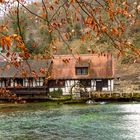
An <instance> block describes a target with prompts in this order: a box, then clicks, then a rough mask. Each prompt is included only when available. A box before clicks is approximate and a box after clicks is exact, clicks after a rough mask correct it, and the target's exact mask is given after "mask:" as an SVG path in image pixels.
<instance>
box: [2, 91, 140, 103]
mask: <svg viewBox="0 0 140 140" xmlns="http://www.w3.org/2000/svg"><path fill="white" fill-rule="evenodd" d="M19 98H20V100H21V102H16V101H10V100H9V99H8V98H2V97H0V105H2V104H3V103H7V104H10V103H15V104H25V103H32V102H38V103H39V102H48V103H50V102H51V103H56V104H81V103H86V102H87V101H89V100H91V101H94V102H97V103H98V102H108V103H113V102H135V101H136V102H140V94H139V93H111V92H94V93H91V94H89V96H87V97H80V98H79V97H78V98H73V97H72V96H71V95H60V96H57V97H51V96H50V97H48V96H43V97H35V96H33V97H30V98H29V97H28V98H21V97H19Z"/></svg>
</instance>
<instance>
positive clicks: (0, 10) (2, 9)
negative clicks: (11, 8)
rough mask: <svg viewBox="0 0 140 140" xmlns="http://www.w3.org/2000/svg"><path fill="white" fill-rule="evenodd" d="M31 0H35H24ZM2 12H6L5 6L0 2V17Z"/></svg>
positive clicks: (30, 0)
mask: <svg viewBox="0 0 140 140" xmlns="http://www.w3.org/2000/svg"><path fill="white" fill-rule="evenodd" d="M11 1H13V0H11ZM33 1H37V0H26V2H27V3H31V2H33ZM4 12H6V10H5V6H4V5H3V4H0V18H2V17H3V15H4Z"/></svg>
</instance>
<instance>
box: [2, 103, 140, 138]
mask: <svg viewBox="0 0 140 140" xmlns="http://www.w3.org/2000/svg"><path fill="white" fill-rule="evenodd" d="M0 139H1V140H139V139H140V104H134V103H129V104H128V103H125V104H106V105H86V104H81V105H57V104H50V103H49V104H48V103H33V104H21V105H14V104H6V105H5V104H3V105H0Z"/></svg>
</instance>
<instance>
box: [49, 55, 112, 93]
mask: <svg viewBox="0 0 140 140" xmlns="http://www.w3.org/2000/svg"><path fill="white" fill-rule="evenodd" d="M52 62H53V65H52V69H51V80H49V82H48V88H49V91H50V92H53V91H54V90H58V89H61V90H62V92H63V95H68V94H69V93H70V90H71V87H72V86H73V85H74V84H76V83H80V84H82V85H83V86H84V87H86V89H87V90H88V91H113V83H114V62H113V57H112V55H111V54H108V53H104V54H103V53H102V54H81V55H75V56H73V55H56V56H54V59H53V60H52Z"/></svg>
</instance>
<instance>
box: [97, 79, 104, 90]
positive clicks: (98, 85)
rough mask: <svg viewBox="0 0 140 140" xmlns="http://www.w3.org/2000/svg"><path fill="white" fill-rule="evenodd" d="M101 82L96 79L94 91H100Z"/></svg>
mask: <svg viewBox="0 0 140 140" xmlns="http://www.w3.org/2000/svg"><path fill="white" fill-rule="evenodd" d="M102 87H103V83H102V81H96V91H102Z"/></svg>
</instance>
